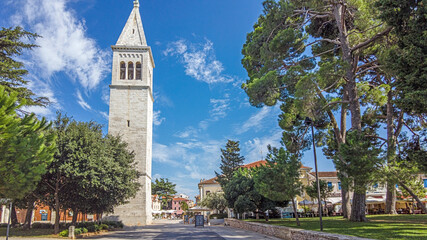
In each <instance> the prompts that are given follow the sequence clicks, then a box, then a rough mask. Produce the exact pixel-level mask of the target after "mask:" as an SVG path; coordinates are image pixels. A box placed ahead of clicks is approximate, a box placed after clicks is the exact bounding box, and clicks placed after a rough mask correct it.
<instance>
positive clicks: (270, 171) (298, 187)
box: [255, 146, 302, 226]
mask: <svg viewBox="0 0 427 240" xmlns="http://www.w3.org/2000/svg"><path fill="white" fill-rule="evenodd" d="M268 150H269V153H268V155H267V158H266V160H267V164H266V165H264V166H261V167H259V168H258V170H257V174H256V175H255V187H256V189H257V190H258V191H259V192H260V193H261V194H262V195H263V196H265V197H267V198H269V199H271V200H273V201H277V202H285V201H289V200H290V199H291V201H292V205H293V209H294V214H295V217H296V221H297V225H298V226H299V225H300V222H299V218H298V214H297V207H296V203H295V197H296V196H297V195H300V194H301V192H302V183H301V182H300V179H299V178H300V172H299V170H300V168H301V161H300V159H299V157H298V155H297V154H291V153H289V152H288V151H286V150H285V149H284V148H279V149H277V148H272V147H271V146H268Z"/></svg>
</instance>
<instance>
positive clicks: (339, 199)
mask: <svg viewBox="0 0 427 240" xmlns="http://www.w3.org/2000/svg"><path fill="white" fill-rule="evenodd" d="M326 200H327V202H331V203H332V204H337V203H341V200H342V198H340V197H330V198H327V199H326Z"/></svg>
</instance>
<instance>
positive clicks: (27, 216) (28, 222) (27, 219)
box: [24, 202, 34, 229]
mask: <svg viewBox="0 0 427 240" xmlns="http://www.w3.org/2000/svg"><path fill="white" fill-rule="evenodd" d="M33 210H34V202H32V203H29V204H28V207H27V213H26V214H25V221H24V229H30V228H31V220H32V219H31V218H32V216H33Z"/></svg>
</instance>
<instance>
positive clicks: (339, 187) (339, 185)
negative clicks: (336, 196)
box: [338, 182, 341, 190]
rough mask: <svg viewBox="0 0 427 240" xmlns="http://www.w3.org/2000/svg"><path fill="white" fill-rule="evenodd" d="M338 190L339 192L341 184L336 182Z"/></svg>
mask: <svg viewBox="0 0 427 240" xmlns="http://www.w3.org/2000/svg"><path fill="white" fill-rule="evenodd" d="M338 190H341V182H338Z"/></svg>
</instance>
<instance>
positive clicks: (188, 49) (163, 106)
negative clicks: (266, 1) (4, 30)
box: [0, 0, 333, 197]
mask: <svg viewBox="0 0 427 240" xmlns="http://www.w3.org/2000/svg"><path fill="white" fill-rule="evenodd" d="M140 2H141V7H140V10H141V16H142V21H143V26H144V31H145V35H146V38H147V41H148V45H150V46H151V48H152V50H153V55H154V61H155V63H156V68H155V69H154V75H153V76H154V95H155V102H154V110H155V119H154V125H155V126H154V130H153V169H152V171H153V176H152V177H153V178H159V177H164V178H169V180H170V181H172V182H174V183H176V184H177V190H178V191H179V193H185V194H187V195H189V196H191V197H194V196H195V195H197V194H198V190H197V183H198V182H199V181H200V179H202V178H205V179H208V178H211V177H213V176H214V171H215V170H218V167H219V163H220V148H223V147H224V145H225V143H226V142H227V139H233V140H239V141H240V144H241V152H242V155H244V156H245V158H246V160H245V162H246V163H250V162H254V161H257V160H260V159H262V158H263V156H265V154H266V152H267V150H266V146H267V144H271V145H273V146H279V145H280V137H281V130H280V128H279V127H278V124H277V118H278V117H277V116H278V114H279V113H280V110H279V108H278V106H276V107H270V108H268V107H265V108H260V109H258V108H255V107H252V106H250V105H249V103H248V98H247V96H246V94H245V93H244V91H243V90H242V89H241V88H240V86H241V84H242V83H243V82H244V81H245V80H246V79H247V74H246V71H245V69H244V68H243V67H242V65H241V63H240V60H241V58H242V55H241V49H242V45H243V44H244V42H245V40H246V34H247V33H248V32H250V31H251V30H252V26H253V24H254V23H255V22H256V20H257V18H258V16H259V15H260V14H261V12H262V0H232V1H229V0H228V1H225V0H215V1H213V0H211V1H208V0H205V1H202V0H179V1H172V0H142V1H140ZM0 3H1V5H2V6H4V7H2V8H1V9H0V16H2V17H1V18H0V26H2V27H10V26H16V25H21V26H23V27H24V28H25V29H26V30H29V31H31V32H36V33H38V34H39V35H41V36H42V38H39V39H37V41H36V44H38V45H39V46H40V47H39V48H36V49H34V51H32V52H28V53H25V55H24V56H23V57H22V58H21V59H20V60H21V61H23V62H24V63H25V64H26V68H27V69H29V71H30V74H29V75H28V76H27V77H28V80H30V87H31V88H32V89H33V91H34V92H36V93H37V94H39V95H42V96H47V97H49V98H50V99H51V101H52V102H53V103H52V104H51V105H50V106H49V107H48V108H32V109H31V110H32V111H34V112H35V113H37V114H38V115H40V116H46V117H48V118H50V119H52V118H53V117H54V116H55V112H56V111H57V110H60V111H63V112H66V113H67V114H68V115H70V116H73V117H74V119H76V120H79V121H90V120H94V121H96V122H98V123H101V124H103V125H104V132H105V133H106V132H107V126H108V101H109V88H108V85H109V84H110V83H111V70H110V69H111V57H112V51H111V48H110V46H111V45H114V44H115V43H116V41H117V39H118V37H119V35H120V33H121V31H122V28H123V27H124V25H125V23H126V20H127V18H128V16H129V14H130V12H131V10H132V8H133V3H132V0H115V1H112V0H104V1H101V0H55V1H52V0H14V1H11V0H0ZM319 150H320V149H319ZM318 155H319V156H318V157H319V170H321V171H328V170H333V164H332V162H331V161H330V160H327V159H325V158H324V157H323V156H322V152H321V151H318ZM302 161H303V164H304V165H306V166H310V167H314V164H313V155H312V154H311V151H310V152H307V153H305V155H304V157H303V160H302Z"/></svg>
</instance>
